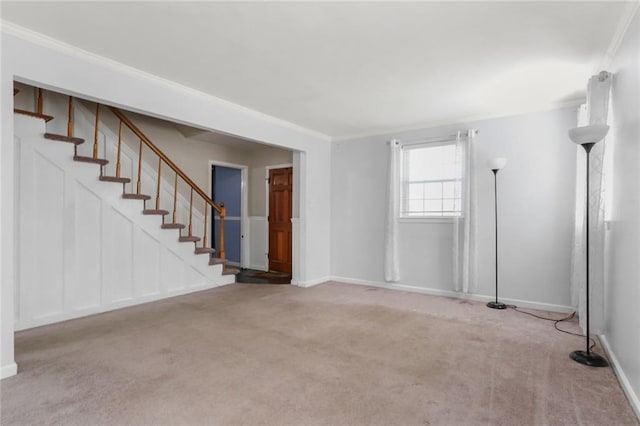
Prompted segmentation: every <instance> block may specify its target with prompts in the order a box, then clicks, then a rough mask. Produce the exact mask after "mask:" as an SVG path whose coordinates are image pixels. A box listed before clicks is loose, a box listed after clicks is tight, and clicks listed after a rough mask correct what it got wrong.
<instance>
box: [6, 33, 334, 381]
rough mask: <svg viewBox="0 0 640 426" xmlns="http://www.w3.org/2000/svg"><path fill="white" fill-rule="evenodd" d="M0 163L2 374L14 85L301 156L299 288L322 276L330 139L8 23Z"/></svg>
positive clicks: (9, 351) (10, 275)
mask: <svg viewBox="0 0 640 426" xmlns="http://www.w3.org/2000/svg"><path fill="white" fill-rule="evenodd" d="M1 42H2V46H1V57H0V61H1V67H2V68H1V78H2V80H1V82H0V83H1V88H2V94H3V96H2V100H1V101H0V102H2V108H1V111H0V113H1V114H2V116H1V117H0V119H1V120H0V121H1V122H2V130H1V131H2V134H1V139H0V147H1V148H0V149H1V153H0V161H1V162H2V163H1V164H2V170H1V173H2V187H1V188H2V193H1V194H0V195H1V196H0V199H2V205H1V207H2V213H1V222H0V223H1V229H0V231H1V232H0V234H1V235H2V251H1V254H2V258H1V259H0V260H1V267H0V271H1V273H2V291H1V295H2V312H1V314H2V318H1V322H2V338H1V340H0V343H1V344H2V348H1V349H0V356H1V359H0V362H1V364H2V369H3V370H2V372H3V375H7V374H11V372H12V371H13V370H14V366H15V364H14V356H13V317H14V315H13V302H12V301H13V288H14V273H15V269H16V266H15V255H14V252H15V247H14V245H15V232H14V226H15V221H14V209H15V206H16V203H15V200H14V196H15V191H14V166H13V161H14V148H13V143H12V142H13V113H12V110H13V99H12V96H5V95H7V94H11V91H12V86H13V80H14V79H15V80H18V81H22V82H24V83H28V84H32V85H34V86H39V87H43V88H47V89H50V90H54V91H58V92H62V93H67V94H72V95H77V96H79V97H83V98H86V99H88V100H95V101H100V102H103V103H107V104H111V105H114V106H117V107H120V108H123V109H125V110H130V111H134V112H139V113H141V114H148V115H151V116H155V117H159V118H166V119H168V120H170V121H177V122H181V123H184V124H188V125H193V126H195V127H200V128H204V129H210V130H217V131H221V132H224V133H228V134H232V135H236V136H239V137H242V138H245V139H250V140H255V141H260V142H265V143H268V144H271V145H275V146H280V147H284V148H288V149H293V150H299V151H301V152H304V153H305V156H306V161H305V162H304V167H305V170H304V171H302V170H301V171H300V173H301V184H300V186H301V192H302V193H304V194H305V196H304V197H302V196H301V197H300V199H301V201H302V204H301V205H300V229H301V232H300V233H299V235H300V238H301V241H300V242H299V244H300V246H301V247H300V253H302V256H301V257H300V259H299V261H300V263H301V264H302V265H301V267H300V269H299V271H300V273H299V275H298V277H297V282H298V283H299V284H301V285H305V284H308V283H313V282H318V281H322V280H324V279H326V277H328V276H329V245H330V244H329V243H330V237H329V223H330V222H329V212H330V210H329V206H330V202H329V195H330V194H329V186H330V185H329V182H328V180H327V179H326V173H327V171H328V169H329V167H330V160H331V157H330V155H331V146H330V142H329V139H328V138H327V137H326V136H324V135H320V134H317V133H315V132H311V131H308V130H306V129H303V128H300V127H298V126H295V125H292V124H289V123H286V122H284V121H281V120H277V119H274V118H272V117H269V116H266V115H264V114H260V113H257V112H255V111H251V110H249V109H246V108H244V107H241V106H238V105H235V104H231V103H229V102H226V101H223V100H220V99H217V98H214V97H212V96H209V95H206V94H203V93H201V92H197V91H195V90H192V89H189V88H186V87H183V86H180V85H177V84H174V83H171V82H169V81H166V80H163V79H159V78H157V77H154V76H152V75H150V74H146V73H143V72H141V71H138V70H135V69H132V68H130V67H126V66H124V65H122V64H118V63H115V62H113V61H110V60H107V59H105V58H101V57H98V56H96V55H93V54H90V53H87V52H83V51H81V50H78V49H75V48H72V47H70V46H68V45H65V44H63V43H60V42H58V41H55V40H53V39H50V38H47V37H44V36H41V35H38V34H36V33H32V32H30V31H27V30H24V29H21V28H20V27H16V26H15V25H7V24H6V23H3V26H2V40H1Z"/></svg>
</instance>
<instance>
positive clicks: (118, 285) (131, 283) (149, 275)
mask: <svg viewBox="0 0 640 426" xmlns="http://www.w3.org/2000/svg"><path fill="white" fill-rule="evenodd" d="M81 121H82V120H78V125H81V123H80V122H81ZM14 123H15V124H14V129H15V144H16V147H15V148H16V152H17V153H18V154H17V158H16V168H17V178H18V179H17V182H18V183H17V185H18V206H19V211H18V212H17V215H16V216H17V218H18V219H17V221H18V232H17V235H18V240H17V242H16V244H17V247H16V249H17V253H18V256H17V259H18V265H17V266H18V268H17V272H18V273H17V276H16V282H17V283H18V285H17V291H16V309H15V313H16V317H15V320H16V330H21V329H26V328H31V327H35V326H39V325H44V324H50V323H54V322H58V321H63V320H66V319H70V318H76V317H81V316H85V315H90V314H94V313H98V312H104V311H109V310H113V309H117V308H120V307H124V306H129V305H135V304H140V303H144V302H148V301H152V300H157V299H162V298H166V297H170V296H174V295H179V294H184V293H190V292H194V291H199V290H203V289H208V288H213V287H217V286H221V285H225V284H230V283H233V282H235V276H234V275H223V265H222V264H215V265H209V256H208V255H207V254H202V255H196V254H194V245H193V243H179V242H178V230H176V229H161V228H160V225H161V223H162V218H161V217H160V216H155V215H151V216H149V215H143V214H142V210H143V202H142V201H140V200H126V199H123V198H122V185H121V184H118V183H110V182H101V181H99V180H98V177H99V175H100V167H99V166H98V165H96V164H89V163H81V162H77V161H74V160H73V145H72V144H70V143H65V142H55V141H51V140H48V139H45V138H44V133H45V131H46V130H45V123H44V121H43V120H41V119H38V118H33V117H28V116H24V115H19V114H16V115H15V121H14ZM101 137H102V138H103V140H104V141H105V143H103V144H102V146H103V147H105V148H104V149H105V150H107V151H108V150H109V149H111V147H110V144H109V143H108V142H107V140H108V139H109V137H108V135H106V134H102V135H101ZM86 144H87V145H89V144H90V142H89V141H87V142H86ZM82 149H86V147H83V148H82ZM126 154H128V153H125V155H126ZM81 155H82V154H81ZM107 158H109V156H107ZM123 167H124V166H123ZM144 174H146V175H148V176H146V177H144V180H145V181H147V182H150V181H152V180H153V178H152V176H151V174H150V173H146V172H145V173H144ZM144 174H143V175H144ZM123 175H126V176H133V175H130V174H129V173H126V174H124V173H123ZM162 191H163V192H166V193H167V194H172V188H169V187H165V185H163V189H162ZM165 198H166V199H170V197H169V196H167V197H165ZM161 199H162V197H161ZM151 202H152V201H151ZM185 202H186V201H185V200H184V199H181V200H179V203H182V204H184V203H185ZM148 203H150V202H148ZM180 210H184V207H181V209H180ZM195 219H196V220H198V219H199V220H200V224H202V219H200V218H195Z"/></svg>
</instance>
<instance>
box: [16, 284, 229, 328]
mask: <svg viewBox="0 0 640 426" xmlns="http://www.w3.org/2000/svg"><path fill="white" fill-rule="evenodd" d="M232 277H233V276H232ZM234 283H235V277H234V279H233V280H231V279H228V281H226V282H221V283H211V282H206V281H205V282H201V283H199V284H193V285H191V286H189V287H188V288H181V289H177V290H167V291H166V292H165V293H161V294H154V295H149V296H146V297H141V298H135V299H122V300H115V301H112V302H111V303H110V304H109V305H102V306H98V307H95V308H90V309H84V310H79V311H73V312H67V313H65V314H61V315H57V314H56V315H54V316H50V317H41V318H35V319H31V320H28V321H17V322H16V323H15V327H14V331H24V330H29V329H32V328H36V327H42V326H45V325H49V324H56V323H60V322H64V321H69V320H73V319H78V318H84V317H89V316H93V315H99V314H104V313H107V312H112V311H117V310H119V309H124V308H130V307H134V306H138V305H143V304H145V303H151V302H158V301H160V300H165V299H170V298H173V297H178V296H186V295H188V294H192V293H197V292H200V291H205V290H211V289H214V288H218V287H222V286H225V285H230V284H234Z"/></svg>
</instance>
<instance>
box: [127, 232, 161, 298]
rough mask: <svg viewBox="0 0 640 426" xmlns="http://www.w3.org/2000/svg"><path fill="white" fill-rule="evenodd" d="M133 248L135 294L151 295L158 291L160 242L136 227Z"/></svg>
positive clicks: (139, 295)
mask: <svg viewBox="0 0 640 426" xmlns="http://www.w3.org/2000/svg"><path fill="white" fill-rule="evenodd" d="M134 250H135V251H134V256H133V258H134V262H135V268H134V277H133V281H134V283H135V296H136V297H148V296H153V295H155V294H157V293H158V284H159V283H160V275H159V272H160V242H159V241H158V240H156V239H155V238H153V237H152V236H151V235H149V234H148V233H147V232H145V231H143V230H142V229H140V228H139V227H136V230H135V232H134Z"/></svg>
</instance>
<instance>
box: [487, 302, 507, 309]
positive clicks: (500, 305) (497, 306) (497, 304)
mask: <svg viewBox="0 0 640 426" xmlns="http://www.w3.org/2000/svg"><path fill="white" fill-rule="evenodd" d="M487 306H488V307H490V308H493V309H507V305H505V304H504V303H501V302H489V303H487Z"/></svg>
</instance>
